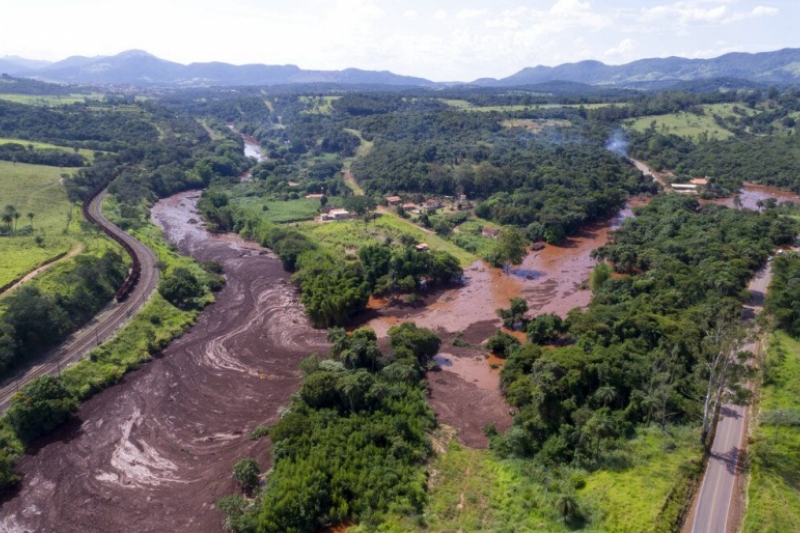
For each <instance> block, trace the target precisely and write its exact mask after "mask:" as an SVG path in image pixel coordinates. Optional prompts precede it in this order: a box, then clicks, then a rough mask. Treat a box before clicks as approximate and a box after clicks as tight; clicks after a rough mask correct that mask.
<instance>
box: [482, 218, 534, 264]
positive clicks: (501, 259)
mask: <svg viewBox="0 0 800 533" xmlns="http://www.w3.org/2000/svg"><path fill="white" fill-rule="evenodd" d="M526 251H527V250H526V243H525V237H524V235H523V234H522V232H521V231H519V230H518V229H516V228H512V227H505V228H503V229H501V230H500V235H498V236H497V242H496V243H495V246H494V250H493V251H492V254H491V255H492V263H494V264H495V265H496V266H500V265H502V266H503V269H504V270H508V266H509V265H518V264H520V263H522V260H523V258H524V257H525V253H526Z"/></svg>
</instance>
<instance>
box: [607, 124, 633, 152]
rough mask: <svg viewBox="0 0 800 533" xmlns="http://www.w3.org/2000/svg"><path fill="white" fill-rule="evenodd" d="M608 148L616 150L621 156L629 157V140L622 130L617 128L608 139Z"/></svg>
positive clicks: (612, 150)
mask: <svg viewBox="0 0 800 533" xmlns="http://www.w3.org/2000/svg"><path fill="white" fill-rule="evenodd" d="M606 150H609V151H611V152H614V153H615V154H617V155H618V156H620V157H628V141H627V139H625V135H624V134H623V133H622V130H616V131H615V132H614V133H612V134H611V137H609V139H608V141H606Z"/></svg>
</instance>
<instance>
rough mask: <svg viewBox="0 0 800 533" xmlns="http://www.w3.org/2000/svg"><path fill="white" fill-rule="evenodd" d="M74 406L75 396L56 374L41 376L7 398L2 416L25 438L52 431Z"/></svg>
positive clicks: (72, 411)
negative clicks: (9, 404) (4, 412)
mask: <svg viewBox="0 0 800 533" xmlns="http://www.w3.org/2000/svg"><path fill="white" fill-rule="evenodd" d="M77 410H78V400H77V398H75V396H73V395H72V393H71V392H70V391H69V390H67V388H66V387H65V386H64V383H63V382H62V381H61V378H60V377H54V376H43V377H41V378H38V379H36V380H34V381H33V382H31V383H30V384H28V385H26V386H25V387H23V388H22V390H20V391H19V392H18V393H17V394H15V395H14V397H13V398H12V399H11V407H10V408H9V409H8V412H7V414H6V417H7V418H8V421H9V423H10V424H11V426H12V427H13V428H14V430H15V431H16V432H17V435H18V436H19V437H20V438H21V439H22V440H23V441H26V442H30V441H32V440H33V439H35V438H36V437H38V436H40V435H43V434H45V433H48V432H50V431H52V430H53V429H54V428H55V427H56V426H58V425H59V424H61V423H62V422H64V421H66V420H68V419H69V418H70V417H71V416H72V414H73V413H74V412H75V411H77Z"/></svg>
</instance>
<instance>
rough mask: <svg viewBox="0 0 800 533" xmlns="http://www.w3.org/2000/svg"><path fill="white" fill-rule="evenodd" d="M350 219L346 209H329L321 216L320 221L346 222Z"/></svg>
mask: <svg viewBox="0 0 800 533" xmlns="http://www.w3.org/2000/svg"><path fill="white" fill-rule="evenodd" d="M348 218H350V212H349V211H348V210H347V209H331V210H330V211H328V212H327V213H323V214H322V220H323V221H326V220H346V219H348Z"/></svg>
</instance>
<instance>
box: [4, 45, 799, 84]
mask: <svg viewBox="0 0 800 533" xmlns="http://www.w3.org/2000/svg"><path fill="white" fill-rule="evenodd" d="M0 73H6V74H10V75H14V76H24V77H32V78H36V79H39V80H43V81H50V82H57V83H72V84H95V83H102V84H132V85H178V86H187V87H199V86H212V85H217V86H218V85H240V86H241V85H272V86H274V85H294V84H337V85H347V86H352V85H383V86H386V85H391V86H395V87H438V88H442V87H451V86H454V85H459V84H456V83H434V82H432V81H429V80H426V79H423V78H417V77H413V76H401V75H398V74H394V73H392V72H389V71H370V70H359V69H354V68H350V69H345V70H304V69H301V68H300V67H298V66H296V65H255V64H254V65H240V66H239V65H231V64H228V63H219V62H211V63H191V64H189V65H183V64H181V63H175V62H172V61H166V60H164V59H160V58H158V57H156V56H154V55H152V54H148V53H147V52H144V51H142V50H128V51H127V52H122V53H121V54H117V55H115V56H97V57H84V56H73V57H69V58H67V59H64V60H62V61H58V62H55V63H50V64H46V62H44V63H42V62H37V61H33V60H28V59H24V58H20V57H16V56H15V57H10V56H6V57H5V58H0ZM715 80H720V81H719V82H717V81H715ZM704 81H705V82H708V83H703V82H704ZM567 83H575V84H584V85H583V86H582V87H579V86H577V85H576V86H575V87H573V88H570V87H569V86H568V85H566V84H567ZM547 84H555V86H554V87H556V88H558V89H560V90H567V91H568V92H573V91H575V90H578V89H580V90H581V91H584V92H585V91H586V85H591V86H602V87H616V88H625V89H637V90H642V89H647V90H661V89H665V88H668V87H681V86H686V87H687V88H699V87H703V86H709V87H712V86H714V85H715V84H718V85H719V87H720V88H729V87H742V88H746V87H750V86H753V85H754V84H755V85H756V86H762V85H763V86H765V85H769V84H781V85H784V84H792V85H794V84H800V49H792V48H786V49H783V50H778V51H775V52H762V53H758V54H746V53H733V54H726V55H723V56H720V57H716V58H713V59H686V58H682V57H667V58H656V59H640V60H638V61H633V62H632V63H628V64H625V65H606V64H604V63H601V62H599V61H581V62H578V63H567V64H563V65H559V66H556V67H545V66H537V67H529V68H524V69H522V70H521V71H519V72H517V73H516V74H514V75H512V76H509V77H507V78H503V79H499V80H497V79H493V78H480V79H477V80H475V81H474V82H472V83H469V84H465V85H468V86H471V87H475V86H477V87H487V88H489V87H493V88H505V87H524V88H526V89H528V90H536V89H532V87H534V86H538V90H547Z"/></svg>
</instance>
